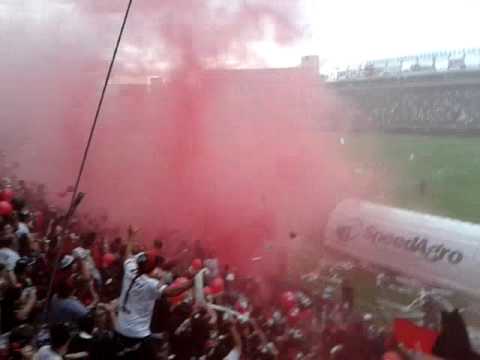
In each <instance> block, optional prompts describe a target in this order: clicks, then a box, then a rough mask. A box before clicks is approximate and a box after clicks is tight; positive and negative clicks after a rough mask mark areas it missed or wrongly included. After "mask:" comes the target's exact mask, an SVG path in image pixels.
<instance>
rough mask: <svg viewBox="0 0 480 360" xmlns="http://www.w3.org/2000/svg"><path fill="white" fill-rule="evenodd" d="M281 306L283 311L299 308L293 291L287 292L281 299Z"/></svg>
mask: <svg viewBox="0 0 480 360" xmlns="http://www.w3.org/2000/svg"><path fill="white" fill-rule="evenodd" d="M280 304H281V305H282V308H283V310H285V311H290V310H291V309H292V308H294V307H295V306H297V299H296V297H295V294H294V293H293V292H291V291H285V292H284V293H283V294H282V297H281V298H280Z"/></svg>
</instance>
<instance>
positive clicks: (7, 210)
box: [0, 201, 13, 216]
mask: <svg viewBox="0 0 480 360" xmlns="http://www.w3.org/2000/svg"><path fill="white" fill-rule="evenodd" d="M12 212H13V207H12V205H11V204H10V203H9V202H8V201H0V216H9V215H11V214H12Z"/></svg>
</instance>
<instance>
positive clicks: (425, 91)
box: [342, 85, 480, 133]
mask: <svg viewBox="0 0 480 360" xmlns="http://www.w3.org/2000/svg"><path fill="white" fill-rule="evenodd" d="M342 94H343V93H342ZM344 95H346V97H347V98H349V100H350V101H351V102H352V103H353V104H356V105H357V111H356V112H354V113H352V114H351V115H352V119H351V124H352V126H354V127H357V128H361V129H375V130H386V131H412V132H420V131H424V132H438V131H439V132H446V133H448V132H463V131H472V130H479V129H480V105H479V104H480V102H479V101H478V100H479V99H480V88H479V87H478V86H475V85H448V86H446V85H445V86H428V87H427V86H409V87H407V86H402V87H400V86H399V87H393V86H392V87H382V88H380V87H378V88H375V87H371V88H370V87H368V88H358V89H355V90H349V91H345V93H344Z"/></svg>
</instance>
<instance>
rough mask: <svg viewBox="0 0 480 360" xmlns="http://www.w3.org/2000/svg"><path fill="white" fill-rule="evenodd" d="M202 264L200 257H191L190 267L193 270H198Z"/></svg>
mask: <svg viewBox="0 0 480 360" xmlns="http://www.w3.org/2000/svg"><path fill="white" fill-rule="evenodd" d="M202 265H203V264H202V260H200V259H193V261H192V268H193V270H195V271H198V270H200V269H201V268H202Z"/></svg>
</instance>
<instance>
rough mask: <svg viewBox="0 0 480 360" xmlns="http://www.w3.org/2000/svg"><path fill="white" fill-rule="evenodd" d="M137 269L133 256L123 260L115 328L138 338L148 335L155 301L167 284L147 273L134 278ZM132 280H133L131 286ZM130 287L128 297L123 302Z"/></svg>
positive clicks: (126, 334) (122, 333)
mask: <svg viewBox="0 0 480 360" xmlns="http://www.w3.org/2000/svg"><path fill="white" fill-rule="evenodd" d="M137 270H138V267H137V259H136V258H135V257H131V258H129V259H127V260H126V261H125V263H124V272H125V273H124V275H123V283H122V292H121V294H120V299H119V304H118V305H119V313H118V321H117V328H116V330H117V332H118V333H120V334H121V335H123V336H126V337H130V338H139V339H140V338H145V337H147V336H150V334H151V331H150V323H151V321H152V315H153V309H154V307H155V301H156V300H157V299H159V298H160V296H161V295H162V292H163V290H165V288H166V287H167V286H166V285H161V283H160V281H158V280H156V279H153V278H151V277H149V276H147V275H141V276H139V277H138V278H136V276H137ZM135 278H136V280H135ZM133 280H135V282H134V284H133V286H132V285H131V284H132V281H133ZM130 287H131V289H130V292H129V295H128V299H127V301H126V302H125V297H126V295H127V291H128V289H129V288H130Z"/></svg>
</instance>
